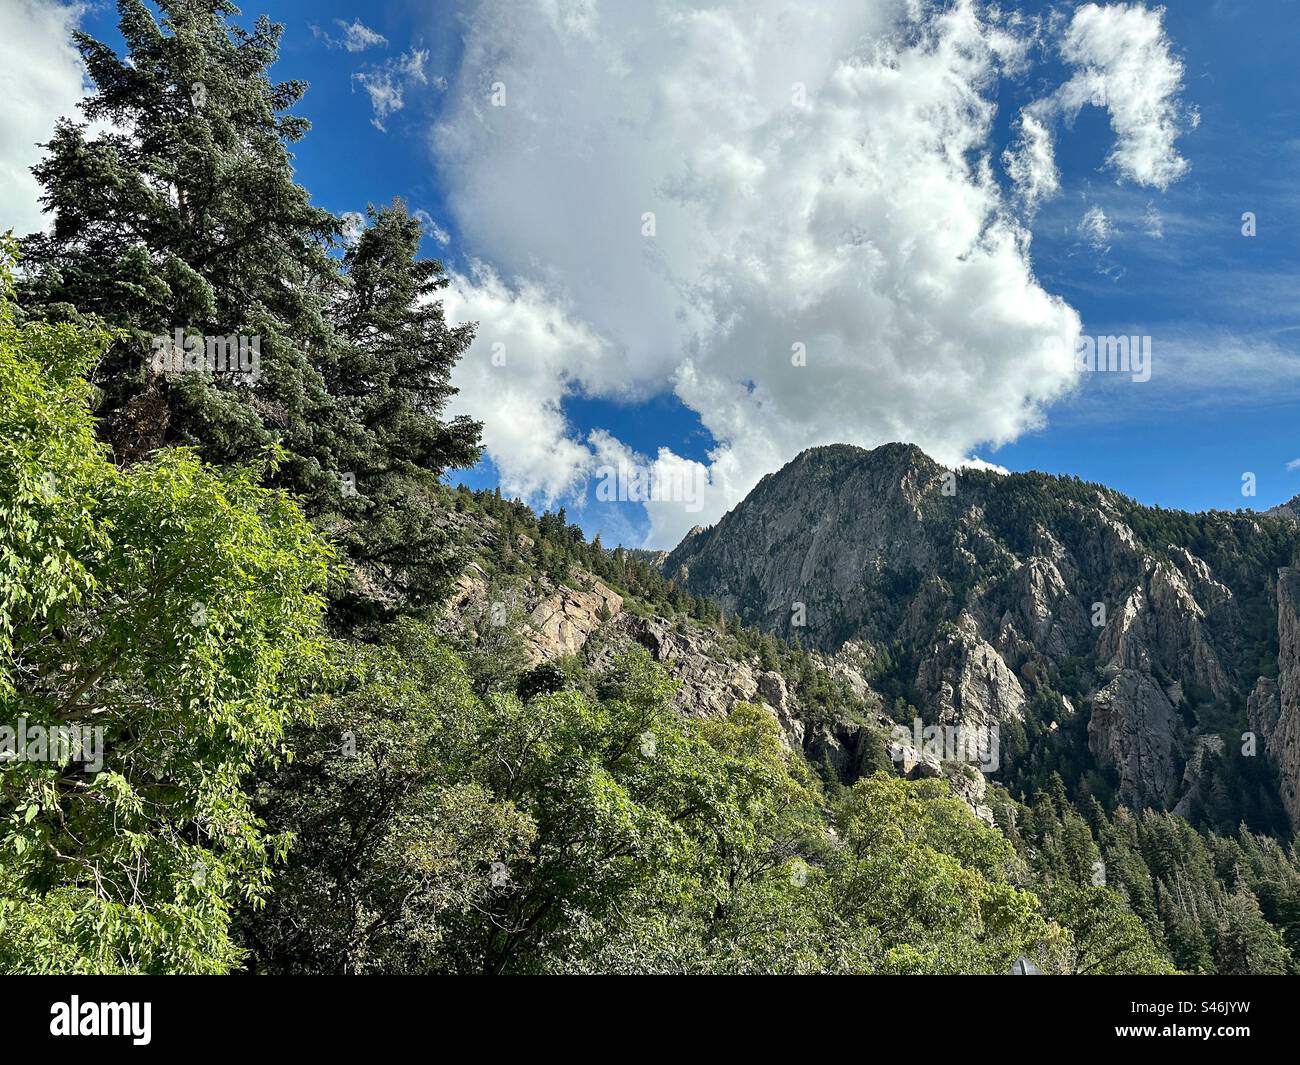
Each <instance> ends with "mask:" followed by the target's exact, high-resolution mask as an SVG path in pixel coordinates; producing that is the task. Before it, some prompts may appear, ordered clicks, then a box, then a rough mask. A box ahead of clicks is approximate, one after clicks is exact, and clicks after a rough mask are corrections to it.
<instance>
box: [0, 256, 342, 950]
mask: <svg viewBox="0 0 1300 1065" xmlns="http://www.w3.org/2000/svg"><path fill="white" fill-rule="evenodd" d="M8 270H9V264H8V262H0V277H3V278H4V280H5V282H6V290H7V280H8ZM107 340H108V335H107V334H106V333H104V332H102V331H100V330H97V329H94V328H90V329H87V328H82V327H77V326H73V325H66V324H64V325H48V324H44V323H29V324H26V325H22V326H19V325H17V324H16V323H15V321H14V316H13V313H12V308H11V305H10V304H9V302H8V299H7V297H5V298H4V299H2V300H0V452H2V453H3V456H2V457H3V460H4V461H3V462H0V500H3V502H0V511H2V513H0V727H5V728H7V729H9V730H11V731H12V732H14V733H18V732H19V731H20V730H21V732H22V734H23V735H24V736H29V737H36V738H35V739H30V740H29V741H28V742H27V745H26V746H24V747H21V748H19V749H17V750H15V751H13V752H12V754H13V755H14V756H13V757H10V758H8V759H7V760H5V761H2V762H0V815H3V818H2V819H0V856H2V857H3V863H2V864H3V868H2V870H0V900H2V903H0V905H2V909H0V914H2V915H3V916H2V918H0V919H2V920H3V922H4V923H5V927H6V929H7V930H8V931H7V934H4V935H0V969H3V970H15V969H28V968H32V967H46V968H55V969H72V970H78V969H81V968H83V967H84V964H89V965H90V966H91V967H92V968H95V969H97V970H103V971H136V970H141V969H145V970H179V971H219V970H223V969H225V968H228V967H229V966H230V965H231V964H233V963H234V962H235V960H236V959H237V957H238V952H237V950H236V949H235V948H234V947H233V946H232V945H231V943H230V941H229V937H228V935H227V931H226V929H227V924H228V913H229V908H230V905H231V903H232V901H233V898H234V896H235V895H236V894H238V895H240V896H242V897H244V898H257V897H259V896H260V895H261V894H262V893H263V892H264V891H265V888H266V882H267V865H268V862H269V858H270V855H271V854H272V852H275V851H277V850H282V849H283V841H280V840H276V839H274V838H270V837H268V836H267V835H266V833H265V832H263V831H262V829H261V827H260V825H259V823H258V821H257V819H256V818H255V817H254V816H253V815H252V813H251V811H250V808H249V804H248V800H247V798H246V796H245V795H244V793H243V791H242V790H241V780H242V777H243V776H244V775H245V774H246V773H247V772H248V771H249V770H250V769H251V768H252V767H253V766H254V765H255V764H257V763H258V762H259V761H262V760H265V759H267V758H273V757H276V756H277V755H278V753H279V752H280V750H281V746H282V738H283V734H284V731H285V728H286V726H287V724H288V723H289V721H290V720H291V718H292V717H293V716H294V714H295V713H296V712H297V710H298V708H299V705H300V703H299V693H300V689H301V685H302V684H303V683H304V682H305V681H306V680H307V679H308V678H309V677H310V676H311V675H312V674H314V673H315V672H316V671H317V670H318V668H319V664H320V662H321V659H322V643H321V637H320V634H319V622H320V617H321V613H322V611H323V608H324V602H323V599H322V589H323V588H324V586H325V583H326V580H327V576H328V572H329V566H330V552H329V549H328V548H327V547H326V546H325V545H324V544H323V543H322V542H321V541H320V540H319V539H318V538H317V536H316V535H315V534H314V533H313V531H312V529H311V527H310V525H309V524H308V523H307V521H306V520H305V519H304V517H303V516H302V514H301V513H300V511H299V510H298V509H297V507H296V505H295V504H294V503H293V501H292V500H291V499H290V498H289V497H288V496H286V495H285V494H283V493H281V492H277V491H272V490H269V489H266V488H264V487H262V486H261V480H262V476H261V475H262V471H261V470H259V469H240V468H232V469H229V470H226V471H222V472H217V471H214V470H212V469H210V468H208V467H205V466H204V465H202V464H201V463H200V462H199V461H198V459H197V458H196V457H195V456H194V455H193V454H191V453H188V452H185V451H172V452H167V451H164V452H160V453H158V454H157V455H156V456H155V457H154V458H153V459H152V460H150V461H148V462H144V463H140V464H138V465H136V466H134V467H132V468H130V469H129V470H123V469H120V468H118V467H116V466H114V465H113V464H112V463H111V462H109V461H108V460H107V458H106V456H105V453H104V451H103V449H102V447H101V446H100V445H99V444H98V443H97V442H96V440H95V436H94V432H93V422H92V419H91V415H90V411H89V407H88V402H89V389H88V386H87V385H86V384H85V382H84V379H83V378H82V376H81V374H82V373H83V372H84V370H85V369H86V367H87V366H88V365H89V364H90V363H91V362H92V361H93V360H94V358H95V357H96V356H97V355H98V353H99V352H101V351H102V350H103V347H104V345H105V343H106V342H107ZM69 738H72V739H75V740H76V741H77V743H80V744H81V746H80V747H75V746H70V745H69V743H68V740H69ZM92 756H93V757H92ZM56 918H57V919H58V920H60V921H64V922H66V923H67V924H68V927H69V928H72V929H75V930H78V931H77V932H76V934H72V935H70V936H69V935H68V934H67V933H66V932H65V931H61V930H60V929H58V928H55V927H47V925H46V922H47V921H49V920H54V919H56ZM82 932H84V936H83V935H81V933H82ZM60 935H62V936H64V938H63V940H62V941H61V942H60V943H59V945H58V946H57V947H55V946H52V945H51V943H50V942H49V941H48V939H49V937H55V938H57V937H58V936H60ZM79 937H80V938H79ZM83 963H84V964H83Z"/></svg>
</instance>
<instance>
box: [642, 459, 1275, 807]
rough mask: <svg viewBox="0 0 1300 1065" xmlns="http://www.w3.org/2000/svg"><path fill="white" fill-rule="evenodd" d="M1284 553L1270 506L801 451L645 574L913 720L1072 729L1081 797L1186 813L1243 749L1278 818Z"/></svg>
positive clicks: (1223, 778) (1220, 781)
mask: <svg viewBox="0 0 1300 1065" xmlns="http://www.w3.org/2000/svg"><path fill="white" fill-rule="evenodd" d="M1297 562H1300V528H1298V527H1297V524H1296V523H1294V522H1292V521H1289V520H1286V518H1285V517H1283V516H1280V515H1273V514H1257V513H1248V512H1236V513H1223V512H1213V513H1209V514H1200V515H1191V514H1185V513H1183V512H1179V511H1167V510H1162V509H1159V508H1148V507H1142V506H1140V505H1139V504H1137V503H1135V502H1134V501H1132V500H1130V499H1127V498H1126V497H1124V496H1122V495H1120V494H1119V493H1116V492H1113V491H1112V490H1110V489H1107V488H1105V487H1103V486H1100V485H1091V484H1086V483H1084V482H1082V481H1078V480H1076V479H1072V478H1056V477H1048V476H1045V475H1040V474H1012V475H1001V474H997V473H992V472H988V471H980V470H973V469H961V470H949V469H946V468H944V467H942V466H940V465H938V464H937V463H935V462H933V461H932V460H931V459H929V458H928V457H927V456H926V455H925V454H924V453H923V452H921V451H920V450H919V449H918V448H915V447H913V446H908V445H901V444H892V445H886V446H884V447H880V448H877V449H875V450H873V451H865V450H863V449H860V448H854V447H848V446H837V447H828V448H817V449H813V450H810V451H806V452H804V453H803V454H801V455H799V456H798V457H797V458H796V459H794V460H793V461H792V462H790V463H789V464H788V465H787V466H785V467H784V468H783V469H781V470H780V471H778V472H777V473H775V474H771V475H769V476H767V477H765V478H764V479H763V480H762V481H761V482H760V483H759V484H758V485H757V486H756V487H755V489H754V490H753V491H752V492H751V493H750V494H749V496H748V497H747V498H746V499H745V500H744V501H743V502H741V503H740V504H739V505H738V506H737V507H735V508H734V509H733V510H732V511H731V512H730V513H728V514H727V515H726V516H725V517H724V518H723V519H722V520H721V521H720V522H719V523H718V524H717V525H715V526H713V527H711V528H708V529H701V530H695V531H693V532H692V534H691V535H689V536H688V537H687V538H686V539H685V540H684V541H683V542H682V544H681V545H680V546H679V547H678V548H677V549H676V550H674V551H673V552H672V553H671V554H670V556H669V557H668V559H667V561H666V562H665V564H664V573H665V575H666V576H668V577H669V578H670V579H674V580H676V581H678V582H680V583H681V584H682V585H683V587H685V588H686V589H688V590H689V591H690V592H692V593H695V594H699V595H704V596H708V597H710V598H712V599H715V600H716V601H717V602H719V603H720V604H721V605H722V607H723V608H724V609H726V610H728V611H732V612H735V613H737V614H738V615H739V616H740V617H741V618H742V619H744V620H745V621H746V622H749V623H753V624H756V625H758V626H760V627H761V628H763V629H764V630H766V631H769V632H772V633H776V634H778V635H780V636H782V637H784V638H786V639H791V640H798V641H800V642H801V643H802V644H804V645H805V646H808V647H812V648H816V649H817V650H818V651H820V652H822V653H824V654H829V655H834V654H836V653H837V652H838V651H839V650H840V649H841V648H842V647H844V646H845V645H846V644H847V643H850V642H851V643H853V644H854V645H855V646H856V647H858V648H860V649H861V650H862V651H863V652H864V653H865V655H866V656H867V657H868V658H869V659H871V660H872V661H873V662H874V663H875V666H874V668H872V669H868V670H867V671H865V672H864V675H863V676H864V680H866V682H867V683H868V686H869V687H871V688H872V689H874V690H877V691H878V692H879V693H880V694H881V695H882V697H883V698H884V699H885V700H886V701H887V702H888V700H889V698H891V697H892V698H893V700H894V701H895V703H900V702H901V703H905V704H907V705H909V706H911V707H914V708H915V709H916V710H917V711H918V712H919V713H920V714H921V716H922V717H924V718H925V719H926V720H927V721H936V722H939V723H951V724H966V725H973V726H989V725H992V724H998V725H1000V726H1002V727H1003V728H1004V729H1005V728H1006V727H1007V726H1011V727H1012V728H1013V730H1017V729H1028V730H1029V731H1030V732H1033V733H1035V734H1039V733H1046V732H1049V731H1052V732H1055V731H1058V730H1060V731H1062V732H1063V733H1069V734H1071V735H1074V736H1075V737H1077V739H1078V740H1080V741H1082V743H1084V744H1086V747H1087V751H1086V756H1087V757H1088V758H1090V760H1091V761H1092V762H1094V763H1095V767H1096V772H1097V773H1098V774H1099V776H1098V777H1097V778H1096V779H1094V780H1090V781H1086V782H1084V786H1085V790H1094V791H1095V790H1098V789H1100V788H1104V787H1105V788H1110V789H1113V794H1114V797H1115V798H1117V799H1118V801H1120V802H1122V803H1124V804H1126V805H1129V806H1131V807H1146V806H1151V807H1157V808H1161V809H1179V810H1180V811H1187V812H1190V813H1193V814H1194V813H1195V808H1196V807H1197V804H1198V803H1203V802H1204V801H1206V797H1207V796H1208V795H1210V793H1211V792H1212V791H1213V790H1215V789H1216V788H1217V789H1218V790H1220V791H1221V790H1222V789H1223V788H1224V787H1225V786H1226V784H1225V781H1226V780H1227V779H1228V777H1229V775H1230V772H1229V770H1225V769H1223V765H1224V761H1225V759H1230V758H1235V757H1237V752H1238V751H1240V752H1242V756H1243V757H1258V756H1262V758H1261V760H1260V764H1258V765H1256V764H1251V765H1249V766H1247V767H1246V770H1241V771H1249V772H1250V773H1251V774H1252V780H1253V781H1254V783H1255V784H1257V785H1259V786H1260V787H1264V788H1265V790H1269V789H1270V788H1271V789H1272V791H1273V801H1277V800H1278V799H1280V802H1281V804H1282V806H1284V807H1285V810H1286V813H1287V815H1288V817H1289V819H1290V821H1291V824H1292V826H1295V825H1296V824H1300V801H1298V800H1297V793H1298V792H1300V709H1298V708H1297V701H1298V699H1300V695H1298V693H1297V687H1298V686H1300V644H1297V637H1296V635H1295V633H1296V630H1297V628H1300V614H1298V613H1297V609H1296V607H1297V604H1298V603H1300V596H1297V594H1296V592H1295V576H1294V575H1295V573H1296V570H1295V569H1293V568H1292V567H1293V566H1294V565H1295V564H1296V563H1297ZM895 716H896V717H897V716H899V715H898V714H895ZM1250 733H1254V737H1253V740H1252V737H1251V735H1249V734H1250ZM1211 739H1213V740H1214V741H1215V742H1213V743H1208V744H1207V742H1206V741H1209V740H1211ZM1252 742H1254V743H1255V744H1256V749H1255V750H1254V751H1248V748H1249V747H1250V744H1251V743H1252ZM1265 764H1266V765H1267V767H1268V769H1265V768H1264V765H1265ZM1239 770H1240V767H1237V769H1232V770H1231V772H1237V771H1239ZM1269 770H1271V772H1270V771H1269ZM1207 773H1209V774H1215V775H1217V783H1216V782H1215V781H1213V780H1210V781H1207V779H1206V774H1207ZM1273 773H1275V774H1276V777H1277V778H1278V779H1277V780H1276V782H1275V783H1273V784H1271V785H1267V786H1265V785H1263V784H1259V781H1260V780H1262V779H1263V778H1264V777H1266V776H1271V775H1272V774H1273ZM1099 781H1100V782H1101V783H1099ZM1219 798H1220V799H1222V796H1220V797H1219Z"/></svg>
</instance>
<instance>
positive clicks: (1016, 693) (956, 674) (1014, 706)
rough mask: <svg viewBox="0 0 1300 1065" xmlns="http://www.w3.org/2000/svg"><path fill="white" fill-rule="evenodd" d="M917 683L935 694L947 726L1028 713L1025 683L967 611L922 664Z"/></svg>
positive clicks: (979, 724) (990, 722) (996, 720)
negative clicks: (1023, 685)
mask: <svg viewBox="0 0 1300 1065" xmlns="http://www.w3.org/2000/svg"><path fill="white" fill-rule="evenodd" d="M916 683H917V687H918V688H920V689H921V690H923V691H928V692H932V693H934V698H935V703H936V705H937V707H938V711H939V722H940V723H941V724H953V725H973V726H976V727H986V726H988V725H993V724H997V723H999V722H1002V721H1007V720H1010V719H1016V720H1019V719H1020V718H1021V717H1022V716H1023V715H1024V708H1025V692H1024V689H1023V688H1021V686H1020V681H1019V680H1017V679H1016V675H1015V673H1013V672H1012V671H1011V669H1010V667H1008V665H1007V664H1006V662H1005V661H1003V659H1002V656H1001V655H999V654H998V652H997V651H996V650H994V649H993V647H991V646H990V645H989V644H988V643H986V642H985V641H984V640H983V639H982V638H981V637H980V633H979V625H978V624H977V623H976V621H975V619H974V618H973V617H971V615H970V614H967V613H965V612H964V611H963V612H962V613H961V614H960V615H959V616H958V618H957V624H956V625H955V626H954V627H953V629H952V631H951V632H950V633H948V634H947V635H946V636H945V638H944V639H943V640H942V641H941V642H940V643H939V644H938V645H936V646H935V647H934V648H933V650H932V653H931V655H930V657H928V658H927V659H926V660H925V661H923V662H922V664H921V667H920V670H919V672H918V673H917V678H916Z"/></svg>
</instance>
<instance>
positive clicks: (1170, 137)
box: [1055, 4, 1196, 189]
mask: <svg viewBox="0 0 1300 1065" xmlns="http://www.w3.org/2000/svg"><path fill="white" fill-rule="evenodd" d="M1163 18H1164V9H1163V8H1148V7H1145V6H1143V5H1142V4H1106V5H1100V4H1084V5H1083V6H1082V7H1080V8H1078V9H1077V10H1076V11H1075V12H1074V17H1073V18H1072V19H1071V21H1070V26H1069V29H1068V30H1067V31H1066V34H1065V38H1064V40H1063V41H1062V43H1061V55H1062V58H1064V59H1065V61H1066V62H1067V63H1070V64H1071V65H1072V66H1073V67H1074V68H1075V73H1074V75H1073V76H1072V77H1071V78H1070V80H1069V81H1068V82H1067V83H1066V84H1065V85H1064V86H1062V87H1061V89H1060V90H1059V91H1058V92H1057V94H1056V97H1055V100H1056V103H1057V105H1058V106H1059V107H1060V108H1061V110H1062V111H1063V112H1064V113H1065V114H1066V116H1067V117H1070V118H1072V117H1073V116H1075V115H1077V114H1078V113H1079V111H1080V110H1081V109H1082V108H1083V107H1085V106H1087V105H1092V106H1094V107H1104V108H1106V110H1107V112H1108V113H1109V115H1110V124H1111V128H1112V129H1113V130H1114V132H1115V147H1114V150H1113V151H1112V152H1111V154H1110V157H1109V160H1108V161H1109V163H1110V164H1111V165H1112V166H1114V167H1115V169H1116V170H1117V171H1118V172H1119V173H1120V174H1121V175H1122V176H1124V177H1126V178H1128V179H1130V180H1132V181H1135V182H1136V183H1137V184H1139V185H1150V186H1154V187H1155V188H1159V189H1164V188H1168V186H1169V185H1170V184H1172V183H1173V182H1175V181H1177V180H1178V179H1179V178H1180V177H1182V176H1183V174H1185V173H1186V172H1187V168H1188V163H1187V160H1186V159H1184V158H1183V157H1182V156H1181V155H1179V154H1178V150H1177V148H1176V147H1175V143H1174V142H1175V141H1176V140H1177V138H1178V134H1179V132H1180V131H1181V129H1182V126H1183V124H1184V122H1186V124H1188V125H1193V126H1194V125H1195V124H1196V123H1195V120H1194V118H1193V117H1192V116H1191V114H1186V115H1185V114H1184V112H1183V110H1182V106H1181V104H1180V103H1179V93H1180V92H1181V90H1182V84H1183V64H1182V62H1181V61H1180V60H1179V59H1178V58H1177V57H1176V56H1175V55H1174V53H1173V45H1172V42H1171V41H1170V39H1169V36H1168V35H1167V34H1166V33H1165V30H1164V24H1163Z"/></svg>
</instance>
